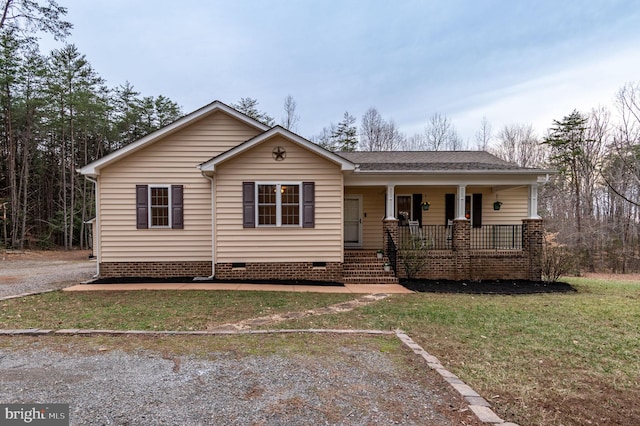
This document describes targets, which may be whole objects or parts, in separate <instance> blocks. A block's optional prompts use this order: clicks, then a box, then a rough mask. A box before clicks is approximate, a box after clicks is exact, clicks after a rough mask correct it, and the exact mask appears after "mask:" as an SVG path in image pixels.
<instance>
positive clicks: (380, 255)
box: [376, 249, 384, 259]
mask: <svg viewBox="0 0 640 426" xmlns="http://www.w3.org/2000/svg"><path fill="white" fill-rule="evenodd" d="M376 256H377V257H378V259H382V256H384V251H383V250H382V249H380V250H378V251H377V252H376Z"/></svg>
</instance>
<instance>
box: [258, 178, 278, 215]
mask: <svg viewBox="0 0 640 426" xmlns="http://www.w3.org/2000/svg"><path fill="white" fill-rule="evenodd" d="M276 224H277V222H276V185H258V225H276Z"/></svg>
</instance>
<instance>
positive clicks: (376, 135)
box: [360, 107, 404, 151]
mask: <svg viewBox="0 0 640 426" xmlns="http://www.w3.org/2000/svg"><path fill="white" fill-rule="evenodd" d="M403 142H404V136H403V135H402V134H401V133H400V131H399V130H398V128H397V127H396V124H395V123H394V122H393V120H388V121H387V120H385V119H383V118H382V116H381V115H380V113H379V112H378V110H377V109H375V108H373V107H372V108H369V109H368V110H367V112H365V113H364V115H363V116H362V124H361V125H360V150H361V151H395V150H398V149H399V148H400V147H401V146H402V145H403Z"/></svg>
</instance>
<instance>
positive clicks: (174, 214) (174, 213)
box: [171, 185, 184, 229]
mask: <svg viewBox="0 0 640 426" xmlns="http://www.w3.org/2000/svg"><path fill="white" fill-rule="evenodd" d="M183 199H184V197H183V189H182V185H171V228H173V229H184V201H183Z"/></svg>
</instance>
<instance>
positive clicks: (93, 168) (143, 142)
mask: <svg viewBox="0 0 640 426" xmlns="http://www.w3.org/2000/svg"><path fill="white" fill-rule="evenodd" d="M215 111H222V112H224V113H226V114H228V115H231V116H232V117H234V118H236V119H238V120H240V121H242V122H244V123H246V124H248V125H249V126H252V127H254V128H256V129H258V130H261V131H266V130H268V129H270V128H271V127H269V126H267V125H266V124H263V123H260V122H259V121H257V120H254V119H253V118H251V117H249V116H247V115H245V114H243V113H241V112H239V111H236V110H235V109H233V108H231V107H230V106H228V105H226V104H224V103H222V102H220V101H214V102H212V103H210V104H209V105H205V106H204V107H202V108H199V109H197V110H195V111H193V112H192V113H190V114H187V115H185V116H183V117H181V118H179V119H177V120H176V121H174V122H173V123H171V124H168V125H167V126H165V127H163V128H161V129H158V130H156V131H155V132H153V133H149V134H148V135H146V136H144V137H142V138H140V139H138V140H137V141H135V142H132V143H130V144H129V145H127V146H125V147H123V148H120V149H119V150H117V151H114V152H112V153H110V154H108V155H105V156H104V157H102V158H100V159H98V160H96V161H94V162H92V163H89V164H87V165H86V166H84V167H81V168H80V169H78V170H77V171H78V172H79V173H80V174H82V175H85V176H89V177H93V178H95V177H97V176H98V175H99V174H100V169H101V168H103V167H106V166H108V165H109V164H111V163H114V162H116V161H118V160H120V159H121V158H124V157H126V156H128V155H130V154H133V153H134V152H136V151H138V150H140V149H142V148H145V147H147V146H148V145H150V144H152V143H153V142H155V141H157V140H159V139H162V138H164V137H166V136H169V135H171V134H172V133H175V132H177V131H178V130H181V129H183V128H184V127H186V126H188V125H189V124H191V123H193V122H194V121H196V120H199V119H200V118H202V117H204V116H206V115H208V114H211V113H213V112H215Z"/></svg>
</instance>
